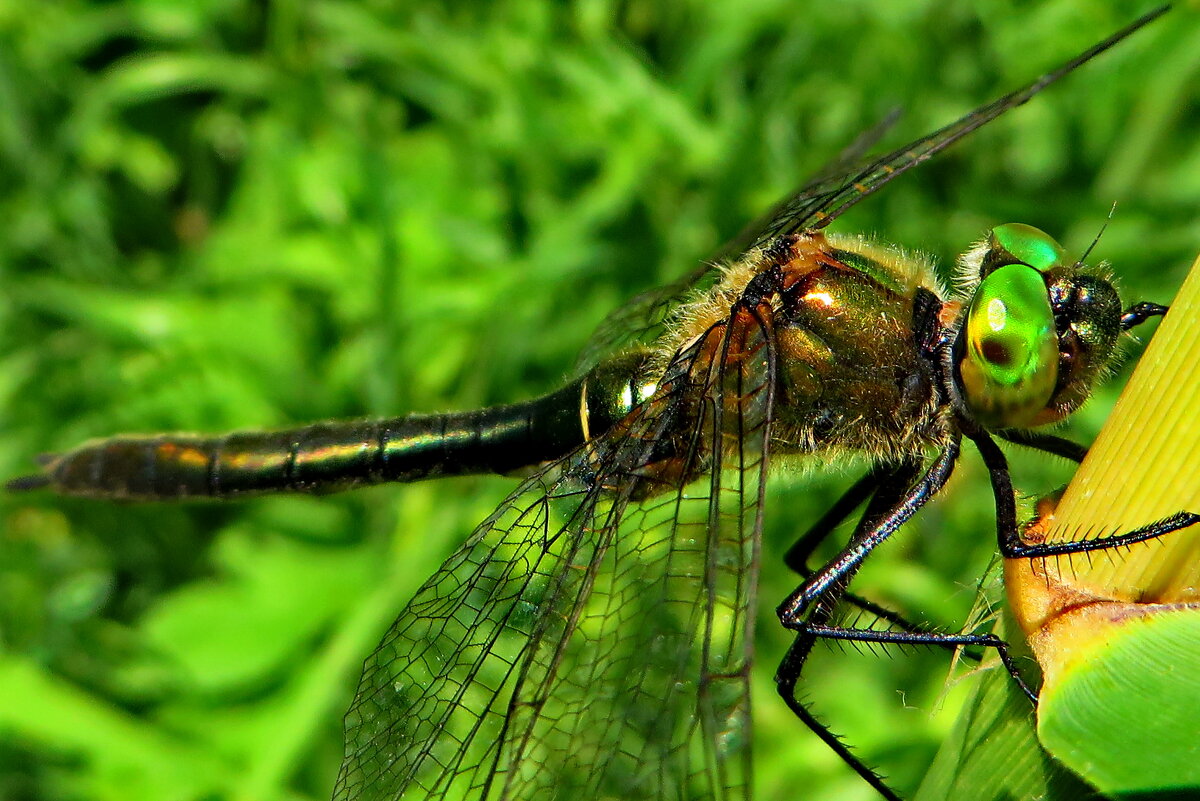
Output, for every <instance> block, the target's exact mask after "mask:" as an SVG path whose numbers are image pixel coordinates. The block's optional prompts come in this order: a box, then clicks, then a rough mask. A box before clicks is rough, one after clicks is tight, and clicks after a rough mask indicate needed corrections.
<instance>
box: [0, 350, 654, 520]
mask: <svg viewBox="0 0 1200 801" xmlns="http://www.w3.org/2000/svg"><path fill="white" fill-rule="evenodd" d="M644 361H645V355H644V354H642V353H639V352H632V353H626V354H622V355H619V356H617V357H614V358H613V359H610V360H609V361H607V362H603V363H601V364H600V365H598V366H597V367H595V368H593V369H592V371H591V372H589V373H588V374H587V375H585V376H584V377H582V378H579V379H577V380H575V381H572V382H570V383H568V384H567V385H566V386H564V387H562V388H561V389H558V390H556V391H554V392H551V393H550V394H548V395H544V396H542V397H540V398H535V399H534V400H530V401H525V402H523V403H515V404H510V405H506V406H493V407H490V408H486V409H476V410H471V411H465V412H450V413H447V414H429V415H424V414H413V415H407V416H405V417H397V418H391V419H379V420H351V421H334V422H324V423H314V424H311V425H307V426H302V427H299V428H293V429H286V430H280V431H240V432H234V433H231V434H223V435H217V436H205V435H198V434H154V435H149V436H145V435H142V436H129V435H125V436H116V437H111V438H108V439H100V440H93V441H91V442H88V443H85V444H84V445H82V446H80V447H78V448H75V449H74V450H70V451H67V452H65V453H61V454H51V455H48V456H45V457H43V458H42V460H41V461H42V472H41V473H39V474H37V475H32V476H24V477H22V478H18V479H15V480H13V481H10V482H8V484H7V487H8V489H11V490H28V489H38V488H43V487H45V488H49V489H52V490H54V491H55V492H58V493H60V494H64V495H78V496H84V497H93V498H113V499H124V500H155V499H159V500H167V499H176V498H189V497H208V498H222V497H228V496H232V495H243V494H247V493H260V492H330V491H334V490H343V489H347V488H350V487H356V486H362V485H366V484H378V483H381V482H386V481H399V482H409V481H420V480H422V479H425V478H439V477H442V476H455V475H470V474H479V473H508V472H511V471H513V470H516V469H518V468H522V467H528V466H531V465H537V464H541V463H542V462H547V461H551V460H553V459H557V458H559V457H561V456H563V455H565V454H566V453H567V452H568V451H570V450H571V449H572V448H575V447H576V446H578V445H581V444H583V442H584V441H585V440H586V439H587V438H588V437H590V436H596V435H598V434H600V433H602V432H603V431H605V430H607V429H608V428H609V427H611V426H612V425H613V423H614V422H615V421H616V420H617V419H619V418H620V417H621V416H623V415H624V414H626V413H628V411H629V409H630V408H632V406H633V405H634V404H635V403H637V402H639V401H640V400H641V399H642V397H643V395H644V394H645V393H646V392H648V391H649V390H647V389H646V388H645V387H644V386H642V385H641V383H639V375H640V371H641V370H642V369H643V368H642V363H643V362H644Z"/></svg>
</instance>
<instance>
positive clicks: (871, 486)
mask: <svg viewBox="0 0 1200 801" xmlns="http://www.w3.org/2000/svg"><path fill="white" fill-rule="evenodd" d="M920 469H921V465H920V463H919V462H916V461H907V462H903V463H899V464H877V465H874V466H873V467H872V468H871V469H870V471H869V472H867V474H866V475H864V476H863V477H862V478H860V479H859V480H858V481H856V482H854V484H852V485H851V486H850V488H849V489H847V490H846V491H845V492H844V493H842V495H841V497H839V498H838V499H837V501H835V502H834V504H833V506H831V507H830V508H829V509H828V511H826V512H825V514H823V515H821V517H820V519H818V520H817V521H816V522H815V523H814V524H813V525H812V526H811V527H810V528H809V529H808V531H806V532H804V533H803V534H801V535H800V537H799V538H798V539H797V540H796V542H795V543H794V544H793V545H792V547H791V548H789V549H788V550H787V552H786V553H785V554H784V557H783V562H784V564H785V565H787V566H788V567H789V568H791V569H792V571H793V572H795V573H798V574H799V575H800V576H802V577H804V578H808V577H809V576H811V575H812V574H813V573H814V572H815V571H814V570H813V568H811V567H809V566H808V562H809V559H811V558H812V555H813V553H814V552H815V550H816V548H817V547H818V546H819V545H820V544H821V543H822V542H824V541H825V540H826V539H827V538H828V537H829V536H830V535H831V534H833V532H834V531H835V530H836V529H837V527H838V526H839V525H841V524H842V522H843V521H844V520H846V518H848V517H849V516H850V515H851V514H852V513H853V512H854V510H855V509H857V508H858V507H859V506H861V505H862V504H863V503H864V502H865V501H867V500H868V499H870V498H872V497H873V496H875V494H876V493H877V492H878V491H879V490H880V488H881V487H883V486H885V485H890V486H893V487H897V488H900V489H897V490H896V492H897V493H898V492H899V491H900V490H901V489H907V488H908V487H909V486H910V485H911V484H912V482H913V481H915V480H916V479H917V476H918V475H919V472H920ZM895 497H896V498H899V497H900V496H899V495H898V494H896V495H895ZM842 600H844V601H845V602H846V603H848V604H850V605H852V606H854V607H856V608H858V609H860V610H862V611H864V612H867V613H868V614H870V615H874V616H875V617H877V618H879V619H880V620H883V621H885V622H887V623H888V624H890V625H892V626H895V627H896V628H898V629H900V630H902V631H910V632H920V633H933V632H932V630H931V629H929V628H928V627H926V626H923V625H921V624H919V623H913V622H911V621H909V620H907V619H905V618H904V617H903V616H902V615H900V614H899V613H897V612H895V611H893V610H891V609H888V608H886V607H884V606H880V605H879V604H877V603H875V602H874V601H871V600H869V599H867V598H863V597H862V596H860V595H856V594H855V593H852V592H849V591H847V592H845V593H843V595H842ZM949 648H950V650H956V649H955V647H954V646H949ZM964 653H965V654H966V656H967V657H968V658H972V659H977V655H975V654H972V653H969V652H964Z"/></svg>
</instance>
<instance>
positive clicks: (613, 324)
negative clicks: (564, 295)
mask: <svg viewBox="0 0 1200 801" xmlns="http://www.w3.org/2000/svg"><path fill="white" fill-rule="evenodd" d="M899 118H900V110H899V109H894V110H893V111H891V112H890V113H888V115H887V116H886V117H884V118H883V119H882V120H880V121H879V122H878V123H876V124H875V125H873V126H871V127H870V128H868V129H867V130H866V131H863V132H862V133H861V134H859V135H858V137H856V138H855V140H854V141H853V142H851V143H850V144H849V145H847V146H846V148H845V149H844V150H842V152H841V153H839V154H838V156H837V158H835V159H834V160H833V161H831V162H829V163H828V164H826V165H825V166H824V167H822V168H821V169H820V170H818V171H817V173H816V174H815V175H813V176H812V177H811V178H809V179H808V180H807V181H805V182H804V184H803V185H802V186H801V187H800V188H799V189H798V190H796V191H795V192H792V193H790V194H788V195H786V196H785V197H783V198H781V199H780V200H779V202H778V203H776V204H775V205H774V206H772V207H771V209H770V210H769V211H767V213H765V214H763V215H761V216H760V217H758V218H757V219H755V220H754V221H753V222H751V223H750V224H749V225H747V226H746V227H745V228H743V229H742V230H741V231H740V232H739V233H738V234H737V236H735V237H734V238H733V239H731V240H729V241H728V242H726V243H725V244H724V245H722V246H721V247H720V248H719V249H718V250H717V251H716V252H715V253H713V254H712V256H710V257H709V258H708V259H707V261H705V263H704V264H702V265H701V266H700V267H697V268H696V269H694V270H692V271H691V272H690V273H689V274H688V275H686V276H684V277H683V278H681V279H679V280H677V281H673V282H671V283H669V284H667V285H665V286H660V287H655V288H654V289H650V290H647V291H645V292H642V293H641V294H639V295H635V296H634V297H633V298H631V299H630V300H629V301H627V302H626V303H624V304H622V305H621V306H618V307H617V308H616V309H615V310H613V311H612V312H611V313H610V314H609V315H608V316H607V317H606V318H604V320H602V321H601V323H600V325H599V326H597V328H596V330H595V331H594V332H593V333H592V336H591V338H590V339H589V340H588V343H587V346H586V347H585V348H584V350H583V352H582V353H581V354H580V355H579V360H578V362H577V364H576V366H577V368H578V369H579V370H580V371H583V370H586V369H587V368H589V367H591V366H592V365H594V364H595V363H596V362H598V361H600V359H602V358H603V357H604V356H606V355H608V354H609V353H613V352H615V351H617V350H620V349H621V348H625V347H628V346H630V345H632V344H635V343H637V342H645V341H649V340H652V339H654V337H655V336H657V334H658V333H659V332H660V331H661V330H662V324H663V322H664V320H666V319H667V317H668V316H669V314H670V310H671V309H672V308H674V307H675V305H676V304H678V303H679V302H680V301H681V300H683V299H684V298H686V297H687V296H688V295H689V294H691V293H692V292H694V291H696V290H697V289H699V288H700V287H703V286H704V285H705V284H706V283H710V282H713V281H715V280H716V279H717V277H718V276H719V274H720V270H719V269H718V268H717V266H716V265H719V264H722V263H725V262H727V261H729V260H730V259H736V258H737V257H739V256H741V255H742V254H743V253H744V252H746V251H747V250H749V249H750V247H751V246H752V245H754V244H755V243H756V242H757V241H758V240H760V239H761V237H760V234H761V232H762V231H764V230H765V229H767V228H768V227H769V226H770V225H771V224H772V223H773V222H774V221H775V220H776V219H777V218H779V217H780V216H781V215H782V214H783V212H784V210H785V209H788V208H790V207H791V206H792V205H794V204H797V203H798V202H800V199H801V198H804V197H807V196H810V195H811V196H814V197H815V196H817V195H818V193H824V194H828V193H829V192H830V190H831V189H832V188H835V187H838V186H841V185H842V184H843V183H845V181H846V180H847V178H848V176H852V175H856V174H858V173H859V172H861V171H862V168H863V166H864V165H865V164H866V163H867V161H866V160H865V159H864V156H865V154H866V153H867V151H869V150H870V149H871V148H873V147H874V146H875V145H876V144H878V143H879V141H880V140H881V139H882V138H883V137H884V135H885V134H887V132H888V131H889V130H891V128H892V126H893V125H895V123H896V120H898V119H899Z"/></svg>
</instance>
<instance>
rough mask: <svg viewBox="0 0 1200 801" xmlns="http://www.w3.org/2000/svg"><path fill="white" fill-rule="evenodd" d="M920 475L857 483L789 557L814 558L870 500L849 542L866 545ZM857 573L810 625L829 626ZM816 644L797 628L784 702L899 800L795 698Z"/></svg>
mask: <svg viewBox="0 0 1200 801" xmlns="http://www.w3.org/2000/svg"><path fill="white" fill-rule="evenodd" d="M919 472H920V465H919V464H916V463H905V464H901V465H893V466H884V467H880V468H877V469H875V470H872V472H871V473H869V474H868V475H867V476H865V477H864V478H863V479H860V480H859V481H858V482H856V483H855V484H854V485H853V486H852V487H851V488H850V490H849V491H847V493H846V494H845V495H843V496H842V498H841V499H839V501H838V502H837V503H836V504H834V507H833V508H832V509H831V510H830V511H829V512H827V513H826V514H825V515H823V516H822V518H821V519H820V520H819V521H817V523H816V524H815V525H814V526H813V528H812V529H810V530H809V531H808V532H807V533H806V534H805V535H803V536H802V537H801V539H800V541H799V542H797V544H796V546H793V548H792V549H791V550H790V551H789V554H794V553H803V552H804V548H806V547H807V550H808V553H811V550H812V547H815V543H816V542H819V541H820V540H821V539H823V538H824V537H825V536H828V534H829V532H830V531H832V530H833V529H834V528H836V526H837V524H838V523H839V522H841V519H843V518H845V517H846V516H848V515H849V514H850V513H851V512H853V511H854V509H855V508H857V506H858V505H859V504H860V503H862V501H863V500H865V499H866V498H867V497H868V496H869V497H870V503H868V505H867V508H866V510H865V511H864V512H863V515H862V518H861V519H860V520H859V522H858V525H857V526H856V527H855V531H854V534H853V535H852V536H851V538H850V542H851V544H854V543H856V542H858V541H861V540H862V539H863V538H864V537H866V536H869V535H870V533H871V532H872V531H874V530H875V528H876V527H877V526H878V525H879V521H880V520H882V519H884V518H885V517H887V515H888V513H889V512H891V511H892V510H893V509H894V508H895V507H896V506H897V505H898V504H901V503H902V502H903V500H904V498H905V497H906V496H907V495H908V494H909V491H910V485H911V484H912V482H913V481H914V480H915V478H916V476H917V475H918V474H919ZM852 501H853V502H852ZM855 570H857V567H855V568H854V569H852V570H850V571H849V572H847V573H846V574H844V575H843V576H841V577H840V578H839V580H837V581H836V582H835V583H834V584H833V585H832V586H830V587H829V588H828V589H827V591H826V593H825V594H824V595H823V596H822V597H821V598H820V600H819V601H818V602H817V603H816V604H815V607H814V608H813V609H812V610H811V611H810V614H809V616H808V618H807V621H806V622H807V623H810V624H812V625H817V626H827V625H828V623H829V621H830V620H831V619H832V617H833V614H834V612H835V610H836V608H837V604H838V602H839V601H840V600H842V598H843V596H844V595H845V591H846V586H847V585H848V584H849V582H850V579H851V578H852V577H853V573H854V571H855ZM816 640H817V637H816V636H815V635H814V634H812V633H811V632H810V631H808V630H806V629H805V628H798V629H796V637H795V639H794V640H793V641H792V644H791V646H790V647H789V648H788V650H787V653H786V654H785V655H784V657H783V660H782V661H781V662H780V664H779V668H778V669H777V670H776V673H775V684H776V689H777V691H778V692H779V694H780V696H781V697H782V698H783V700H784V703H786V704H787V705H788V708H789V709H791V710H792V713H793V714H795V715H796V717H797V718H799V719H800V721H801V722H802V723H804V725H805V726H807V727H808V728H809V729H810V730H811V731H812V732H814V733H815V734H816V735H817V736H818V737H819V738H821V741H822V742H824V743H825V745H826V746H827V747H828V748H829V749H830V750H831V751H833V752H834V753H835V754H837V755H838V757H839V758H840V759H841V760H842V761H843V762H845V763H846V765H848V766H849V767H850V768H851V769H852V770H853V771H854V772H855V773H857V774H858V775H859V776H860V777H861V778H862V779H863V780H864V781H865V782H867V784H869V785H870V786H871V787H873V788H874V789H875V790H876V791H877V792H878V793H879V794H880V795H881V796H883V797H884V798H886V799H888V801H899V796H898V795H896V794H895V793H894V792H893V791H892V789H891V788H889V787H888V786H887V784H886V783H884V781H883V779H882V777H880V776H879V775H878V774H877V773H875V771H873V770H872V769H871V768H870V767H868V766H867V765H866V764H865V763H864V762H863V761H862V760H860V759H859V758H858V757H857V756H855V755H854V753H853V752H852V751H851V750H850V748H849V747H848V746H847V745H846V744H845V743H843V742H842V741H841V739H840V738H839V737H838V736H837V735H836V734H834V733H833V732H832V731H831V730H830V729H829V727H828V726H826V725H825V724H823V723H821V722H820V721H819V720H817V719H816V717H815V716H814V715H813V714H812V713H811V712H810V711H809V710H808V708H807V707H805V705H804V704H803V703H802V702H801V701H800V700H799V699H798V698H797V697H796V685H797V683H798V682H799V680H800V674H801V672H802V671H803V669H804V665H805V663H806V662H807V661H808V657H809V655H810V654H811V653H812V649H813V645H814V644H815V643H816Z"/></svg>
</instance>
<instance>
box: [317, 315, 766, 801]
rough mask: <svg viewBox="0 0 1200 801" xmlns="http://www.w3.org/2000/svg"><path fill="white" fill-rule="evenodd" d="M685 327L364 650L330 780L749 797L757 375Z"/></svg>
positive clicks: (344, 787)
mask: <svg viewBox="0 0 1200 801" xmlns="http://www.w3.org/2000/svg"><path fill="white" fill-rule="evenodd" d="M760 339H761V337H760ZM701 344H702V343H700V344H697V345H696V346H693V348H692V349H691V350H690V351H689V352H688V353H687V354H683V355H682V356H681V357H680V358H679V359H677V360H676V362H674V364H673V368H672V369H673V370H674V371H675V373H676V375H677V376H679V380H678V381H675V382H671V381H669V380H668V381H666V382H664V386H665V387H666V388H665V389H664V390H663V391H662V392H661V394H660V396H659V397H657V398H654V399H652V400H651V401H648V402H647V403H645V404H643V405H642V406H641V407H639V408H638V409H636V410H635V411H634V412H633V413H631V415H630V416H629V417H627V418H626V420H624V421H622V423H621V424H620V425H619V426H618V429H617V430H615V431H613V432H609V434H607V435H605V436H604V437H601V438H598V439H597V440H594V441H593V442H591V443H589V444H588V445H586V446H584V448H582V449H581V450H580V451H578V452H576V454H574V455H573V456H572V457H568V459H567V460H564V462H562V463H560V464H559V465H557V470H550V471H546V472H543V473H541V474H539V475H538V476H535V477H533V478H531V479H529V480H528V481H526V482H525V483H524V484H523V485H522V486H521V487H520V488H519V489H518V490H517V491H516V492H515V493H514V494H513V495H512V496H511V497H510V498H509V499H508V500H507V501H506V502H505V504H503V505H502V506H501V507H500V508H499V509H498V510H497V511H496V512H495V513H493V515H492V516H491V517H490V518H489V519H488V520H487V521H485V522H484V523H483V524H482V525H481V526H480V527H479V529H477V530H476V532H475V533H474V535H473V536H472V537H471V539H470V540H469V541H468V542H467V543H466V544H465V545H464V546H463V547H462V548H461V549H460V550H459V551H458V552H457V553H456V554H455V555H454V556H452V557H451V558H450V559H449V560H448V561H447V563H446V564H445V565H444V566H443V567H442V568H441V570H439V571H438V573H437V574H436V575H435V576H434V577H433V578H432V579H430V581H429V582H427V583H426V584H425V586H424V587H423V588H422V589H421V590H420V591H419V592H418V593H417V595H416V597H415V598H414V599H413V600H412V602H410V604H409V605H408V607H407V608H406V609H405V610H404V611H403V612H402V613H401V615H400V617H399V618H398V619H397V621H396V622H395V624H394V625H393V627H392V629H391V630H390V631H389V632H388V634H387V635H386V637H385V638H384V640H383V642H382V644H381V645H380V646H379V648H378V650H377V651H376V652H375V653H374V654H373V655H372V656H371V657H370V658H369V659H368V660H367V663H366V665H365V668H364V672H363V676H362V679H361V682H360V685H359V688H358V693H357V695H356V699H355V701H354V704H353V706H352V707H351V710H350V712H349V713H348V715H347V723H346V738H347V743H346V747H347V754H346V758H345V761H344V763H343V765H342V771H341V774H340V776H339V779H338V784H337V788H336V790H335V798H337V799H346V800H347V801H348V800H349V799H396V798H401V797H403V798H409V799H416V798H459V797H471V798H487V799H551V798H573V799H574V798H580V799H588V798H623V799H668V798H671V799H683V798H686V799H747V798H749V795H750V784H749V781H750V772H749V768H750V706H749V687H748V681H749V670H750V663H751V658H752V652H753V650H752V649H753V613H752V612H753V596H754V587H755V585H756V582H757V566H758V540H759V532H760V527H761V502H760V496H759V492H760V489H761V486H762V481H763V476H764V473H765V469H766V452H765V444H766V441H767V438H766V430H767V425H768V423H767V420H768V419H769V412H770V409H769V403H770V399H769V395H770V392H769V390H768V389H767V388H766V387H767V376H766V372H767V371H766V370H765V369H763V370H760V372H761V373H762V375H757V376H754V375H751V374H750V371H748V370H746V369H744V366H743V368H738V369H737V370H736V373H737V375H736V381H734V380H733V379H732V378H731V377H730V375H729V372H728V369H727V368H725V367H723V366H721V365H717V364H715V363H714V354H715V353H717V352H718V349H716V348H714V347H708V348H703V347H701ZM704 353H707V354H708V355H707V356H703V355H701V354H704ZM755 363H756V364H757V363H758V362H755ZM692 374H696V375H699V376H702V380H700V381H699V382H698V383H697V382H696V381H693V380H691V378H690V376H691V375H692ZM750 382H754V383H756V384H757V387H755V388H754V391H747V384H748V383H750ZM733 383H736V384H737V387H736V388H735V390H736V395H728V394H727V392H728V391H730V390H728V388H727V385H731V384H733ZM671 386H674V389H672V388H671ZM734 397H736V401H734V400H731V398H734ZM718 409H725V410H726V411H725V412H723V413H722V412H718V411H716V410H718ZM743 417H744V418H745V419H744V420H743V419H742V418H743ZM681 420H683V421H690V422H686V423H684V424H682V425H681V424H680V421H681ZM738 423H742V424H743V425H742V428H743V433H744V434H745V436H744V438H743V439H742V440H741V444H740V445H739V446H733V447H731V446H730V445H729V444H728V443H727V442H724V440H727V439H728V438H727V437H726V436H725V435H723V434H721V433H720V432H721V431H729V430H731V429H736V428H737V427H738V426H737V424H738ZM668 441H669V443H668ZM714 446H715V447H716V449H717V450H716V451H715V452H714V450H713V449H714ZM664 454H667V455H666V456H664ZM664 465H665V466H664ZM710 467H712V468H715V469H713V470H712V471H711V473H703V474H701V470H706V469H708V468H710ZM671 476H677V477H679V478H678V480H677V481H674V483H672V479H671Z"/></svg>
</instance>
